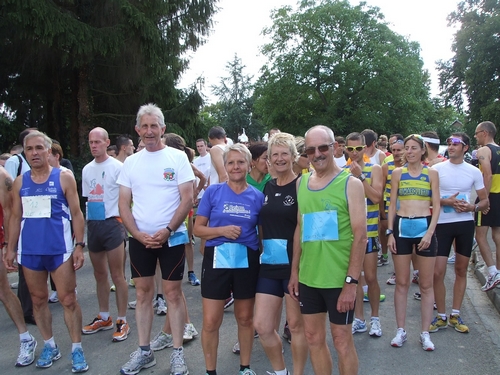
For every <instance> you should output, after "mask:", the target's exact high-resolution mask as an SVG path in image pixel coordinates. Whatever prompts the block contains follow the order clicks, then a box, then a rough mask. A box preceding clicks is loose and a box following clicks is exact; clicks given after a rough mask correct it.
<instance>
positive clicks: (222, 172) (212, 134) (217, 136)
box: [208, 126, 227, 185]
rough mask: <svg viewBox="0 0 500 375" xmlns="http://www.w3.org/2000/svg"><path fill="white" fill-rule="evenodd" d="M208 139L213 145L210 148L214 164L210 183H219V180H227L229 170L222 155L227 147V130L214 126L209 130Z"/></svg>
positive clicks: (211, 169)
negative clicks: (225, 166)
mask: <svg viewBox="0 0 500 375" xmlns="http://www.w3.org/2000/svg"><path fill="white" fill-rule="evenodd" d="M208 140H209V141H210V144H211V145H212V148H211V149H210V159H211V161H212V166H211V168H210V182H209V184H210V185H213V184H218V183H219V182H224V181H227V172H226V169H225V168H224V160H222V155H223V154H224V149H225V148H226V144H227V140H226V131H225V130H224V129H222V128H221V127H220V126H214V127H213V128H212V129H210V131H209V132H208Z"/></svg>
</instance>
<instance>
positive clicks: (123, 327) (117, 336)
mask: <svg viewBox="0 0 500 375" xmlns="http://www.w3.org/2000/svg"><path fill="white" fill-rule="evenodd" d="M129 333H130V326H129V325H128V323H127V322H124V321H123V320H122V319H118V320H117V321H116V331H115V332H114V333H113V341H114V342H118V341H123V340H126V339H127V337H128V334H129Z"/></svg>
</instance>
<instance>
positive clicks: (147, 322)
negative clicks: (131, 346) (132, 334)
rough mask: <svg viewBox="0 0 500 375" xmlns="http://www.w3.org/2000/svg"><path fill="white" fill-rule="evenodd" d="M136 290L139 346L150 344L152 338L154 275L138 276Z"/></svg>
mask: <svg viewBox="0 0 500 375" xmlns="http://www.w3.org/2000/svg"><path fill="white" fill-rule="evenodd" d="M134 281H135V290H136V296H137V305H136V308H135V320H136V324H137V333H138V336H139V346H146V345H149V342H150V339H151V326H152V324H153V305H152V304H151V301H152V300H153V293H154V276H148V277H136V278H135V279H134Z"/></svg>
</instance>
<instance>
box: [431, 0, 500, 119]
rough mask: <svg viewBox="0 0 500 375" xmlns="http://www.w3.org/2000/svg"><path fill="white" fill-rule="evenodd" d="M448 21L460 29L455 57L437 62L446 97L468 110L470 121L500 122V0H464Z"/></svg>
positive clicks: (454, 50)
mask: <svg viewBox="0 0 500 375" xmlns="http://www.w3.org/2000/svg"><path fill="white" fill-rule="evenodd" d="M448 20H449V21H450V24H451V25H460V29H459V30H458V32H457V33H456V34H455V39H454V43H453V46H452V50H453V52H454V56H453V57H452V58H451V59H450V60H448V61H441V62H439V64H438V68H439V70H440V74H439V76H440V87H441V89H442V90H443V95H444V98H445V99H446V101H447V103H450V104H452V105H455V106H456V107H457V108H458V109H459V110H467V113H468V115H469V120H470V121H471V122H473V123H475V124H477V123H478V122H481V121H485V120H489V121H493V122H494V123H495V124H497V125H498V124H500V103H499V102H498V101H499V98H500V60H499V59H498V56H500V35H499V30H500V1H498V0H466V1H462V2H460V3H459V4H458V7H457V10H456V11H455V12H453V13H452V14H450V15H449V17H448ZM464 95H465V97H466V99H467V105H466V104H465V103H464Z"/></svg>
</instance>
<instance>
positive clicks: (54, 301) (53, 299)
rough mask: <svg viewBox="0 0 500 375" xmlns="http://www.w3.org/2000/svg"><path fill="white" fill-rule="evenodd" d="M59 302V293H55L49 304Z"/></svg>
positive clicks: (51, 296)
mask: <svg viewBox="0 0 500 375" xmlns="http://www.w3.org/2000/svg"><path fill="white" fill-rule="evenodd" d="M57 302H59V298H58V297H57V291H56V290H55V291H53V292H52V294H51V295H50V297H49V303H57Z"/></svg>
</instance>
